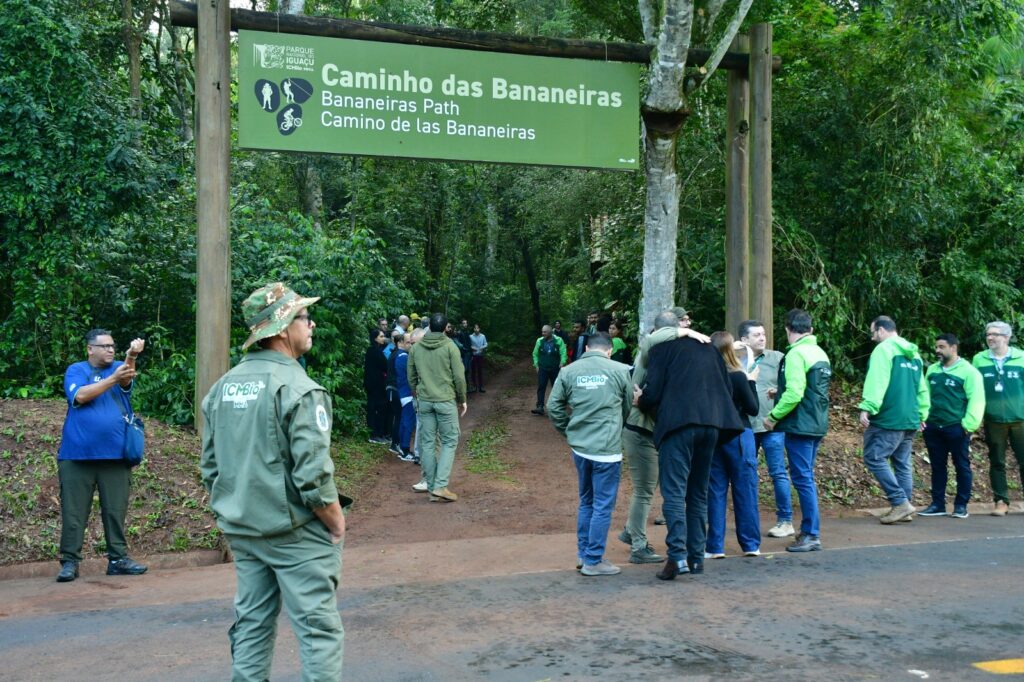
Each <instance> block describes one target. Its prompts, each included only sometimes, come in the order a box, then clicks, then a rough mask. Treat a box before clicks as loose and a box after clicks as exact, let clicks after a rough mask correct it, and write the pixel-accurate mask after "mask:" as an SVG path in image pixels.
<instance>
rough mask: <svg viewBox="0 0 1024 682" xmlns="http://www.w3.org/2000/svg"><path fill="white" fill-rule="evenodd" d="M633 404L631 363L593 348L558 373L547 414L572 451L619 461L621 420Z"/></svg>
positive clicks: (602, 459)
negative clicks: (606, 355)
mask: <svg viewBox="0 0 1024 682" xmlns="http://www.w3.org/2000/svg"><path fill="white" fill-rule="evenodd" d="M632 404H633V381H632V380H631V379H630V376H629V366H628V365H624V364H622V363H621V362H615V361H614V360H609V359H608V358H607V357H605V355H604V353H600V352H598V351H590V352H587V353H584V354H583V355H581V356H580V358H579V359H578V360H576V361H575V362H574V363H572V364H571V365H568V366H566V367H564V368H563V369H562V371H561V372H559V373H558V379H556V380H555V387H554V388H553V389H552V390H551V397H550V398H548V416H549V417H551V421H552V422H553V423H554V425H555V428H556V429H558V432H559V433H561V434H562V435H563V436H565V437H566V439H567V440H568V441H569V447H571V448H572V449H573V452H575V453H577V454H579V455H580V456H582V457H587V458H588V459H595V460H597V461H604V462H618V461H621V460H622V422H623V420H624V419H625V418H626V415H628V414H629V409H630V406H631V405H632ZM568 408H572V412H571V414H570V411H569V409H568Z"/></svg>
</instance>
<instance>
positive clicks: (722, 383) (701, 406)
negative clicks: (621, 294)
mask: <svg viewBox="0 0 1024 682" xmlns="http://www.w3.org/2000/svg"><path fill="white" fill-rule="evenodd" d="M643 390H644V393H643V395H642V396H640V402H639V407H640V409H641V410H643V411H645V412H653V413H655V414H656V416H657V424H656V425H655V427H654V443H655V444H656V445H658V446H659V447H660V446H661V441H662V440H664V438H665V436H667V435H668V434H670V433H672V432H673V431H676V430H678V429H681V428H683V427H685V426H711V427H714V428H716V429H718V430H719V431H721V432H722V433H720V434H719V441H720V442H724V441H726V440H731V439H732V438H735V437H736V436H737V435H739V434H740V432H742V431H743V422H741V421H740V416H739V413H738V412H737V410H736V406H735V405H734V404H733V398H732V393H733V391H732V381H731V380H730V379H729V372H728V370H727V369H726V368H725V361H724V360H722V356H721V355H720V354H719V352H718V351H717V350H715V348H714V346H712V345H711V344H709V343H701V342H699V341H695V340H694V339H691V338H689V337H683V338H681V339H676V340H675V341H666V342H664V343H659V344H658V345H656V346H654V347H653V348H651V354H650V357H649V358H648V360H647V383H646V384H645V385H644V387H643Z"/></svg>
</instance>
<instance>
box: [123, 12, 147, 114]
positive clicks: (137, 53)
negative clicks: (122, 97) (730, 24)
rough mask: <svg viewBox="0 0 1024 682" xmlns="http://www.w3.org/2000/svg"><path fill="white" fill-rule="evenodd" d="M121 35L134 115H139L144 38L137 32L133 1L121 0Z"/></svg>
mask: <svg viewBox="0 0 1024 682" xmlns="http://www.w3.org/2000/svg"><path fill="white" fill-rule="evenodd" d="M121 23H122V26H121V35H122V38H123V39H124V47H125V50H126V51H127V52H128V94H129V96H130V97H131V103H132V114H133V115H135V116H138V115H139V109H140V107H139V104H140V102H141V100H142V55H141V52H142V37H141V36H140V35H139V34H138V32H136V30H135V12H134V9H133V8H132V0H121Z"/></svg>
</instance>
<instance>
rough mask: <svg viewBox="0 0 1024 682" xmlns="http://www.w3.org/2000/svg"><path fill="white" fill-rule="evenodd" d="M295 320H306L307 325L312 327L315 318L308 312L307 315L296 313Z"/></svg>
mask: <svg viewBox="0 0 1024 682" xmlns="http://www.w3.org/2000/svg"><path fill="white" fill-rule="evenodd" d="M295 320H298V321H301V322H305V323H306V326H307V327H312V326H313V318H311V317H310V316H309V314H306V315H296V316H295V318H294V320H293V321H295Z"/></svg>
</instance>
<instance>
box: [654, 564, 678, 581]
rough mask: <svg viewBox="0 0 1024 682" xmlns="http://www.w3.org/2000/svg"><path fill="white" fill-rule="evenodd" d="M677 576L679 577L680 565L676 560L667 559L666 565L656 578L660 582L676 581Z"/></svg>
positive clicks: (655, 575)
mask: <svg viewBox="0 0 1024 682" xmlns="http://www.w3.org/2000/svg"><path fill="white" fill-rule="evenodd" d="M677 575H679V564H677V563H676V561H675V559H667V560H666V561H665V565H664V566H662V568H661V570H660V571H658V572H657V573H655V574H654V577H655V578H657V579H658V580H675V579H676V576H677Z"/></svg>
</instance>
